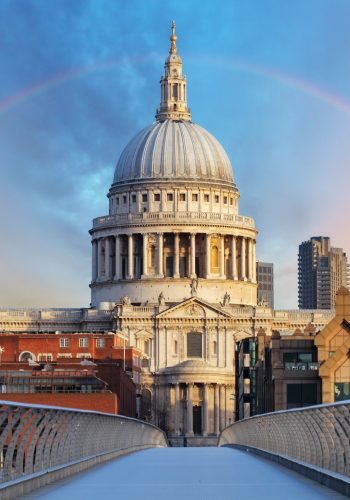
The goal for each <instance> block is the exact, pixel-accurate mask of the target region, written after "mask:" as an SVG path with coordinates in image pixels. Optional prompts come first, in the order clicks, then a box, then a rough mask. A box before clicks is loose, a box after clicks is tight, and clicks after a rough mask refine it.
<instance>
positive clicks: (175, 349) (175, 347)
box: [174, 340, 178, 354]
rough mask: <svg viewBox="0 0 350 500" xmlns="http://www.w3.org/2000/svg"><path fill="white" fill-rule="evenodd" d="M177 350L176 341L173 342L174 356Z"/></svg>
mask: <svg viewBox="0 0 350 500" xmlns="http://www.w3.org/2000/svg"><path fill="white" fill-rule="evenodd" d="M177 349H178V348H177V340H174V354H177V353H178V351H177Z"/></svg>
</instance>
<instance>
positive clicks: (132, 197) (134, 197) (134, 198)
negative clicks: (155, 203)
mask: <svg viewBox="0 0 350 500" xmlns="http://www.w3.org/2000/svg"><path fill="white" fill-rule="evenodd" d="M131 202H132V203H136V194H132V195H131Z"/></svg>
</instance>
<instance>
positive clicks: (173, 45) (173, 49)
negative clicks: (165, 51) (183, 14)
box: [169, 21, 177, 54]
mask: <svg viewBox="0 0 350 500" xmlns="http://www.w3.org/2000/svg"><path fill="white" fill-rule="evenodd" d="M176 40H177V36H176V35H175V21H173V22H172V23H171V35H170V41H171V45H170V49H169V54H176V53H177V47H176Z"/></svg>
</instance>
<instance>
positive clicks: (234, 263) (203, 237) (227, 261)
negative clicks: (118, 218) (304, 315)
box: [92, 232, 256, 282]
mask: <svg viewBox="0 0 350 500" xmlns="http://www.w3.org/2000/svg"><path fill="white" fill-rule="evenodd" d="M169 257H170V261H169ZM136 266H137V269H136ZM164 276H167V277H172V278H182V277H188V278H196V277H201V278H207V279H208V278H217V277H219V278H228V279H233V280H243V281H253V282H255V281H256V255H255V239H254V238H250V237H246V236H236V235H223V234H207V233H194V232H191V233H179V232H175V233H163V232H158V233H151V234H149V233H143V234H117V235H115V236H106V237H101V238H95V239H93V240H92V281H93V282H95V281H105V280H120V279H138V278H141V277H142V278H148V277H158V278H162V277H164Z"/></svg>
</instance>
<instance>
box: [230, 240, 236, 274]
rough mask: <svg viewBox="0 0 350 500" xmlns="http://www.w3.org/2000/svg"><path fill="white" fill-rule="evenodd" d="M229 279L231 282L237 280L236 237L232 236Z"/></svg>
mask: <svg viewBox="0 0 350 500" xmlns="http://www.w3.org/2000/svg"><path fill="white" fill-rule="evenodd" d="M231 277H232V279H233V280H236V279H237V246H236V236H233V235H232V238H231Z"/></svg>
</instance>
